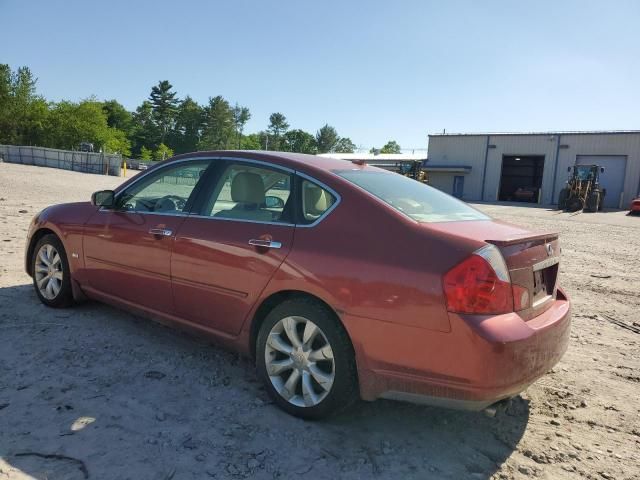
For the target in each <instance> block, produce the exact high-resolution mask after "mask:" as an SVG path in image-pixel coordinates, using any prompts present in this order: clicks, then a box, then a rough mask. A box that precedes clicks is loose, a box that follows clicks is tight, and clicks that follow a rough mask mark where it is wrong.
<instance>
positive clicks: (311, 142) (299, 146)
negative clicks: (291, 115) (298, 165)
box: [282, 129, 317, 154]
mask: <svg viewBox="0 0 640 480" xmlns="http://www.w3.org/2000/svg"><path fill="white" fill-rule="evenodd" d="M282 143H283V148H282V149H283V150H284V151H287V152H298V153H309V154H315V153H316V151H317V147H316V138H315V137H314V136H313V135H311V134H310V133H309V132H305V131H304V130H300V129H296V130H289V131H288V132H286V133H285V134H284V135H283V142H282Z"/></svg>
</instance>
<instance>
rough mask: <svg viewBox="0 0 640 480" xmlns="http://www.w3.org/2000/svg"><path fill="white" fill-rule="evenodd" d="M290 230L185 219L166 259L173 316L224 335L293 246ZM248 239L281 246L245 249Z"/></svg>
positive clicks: (235, 328) (236, 326)
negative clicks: (272, 241) (170, 284)
mask: <svg viewBox="0 0 640 480" xmlns="http://www.w3.org/2000/svg"><path fill="white" fill-rule="evenodd" d="M294 230H295V229H294V227H292V226H284V225H265V224H260V223H243V222H233V221H224V220H213V219H211V218H187V219H186V220H185V222H184V224H183V225H182V227H181V228H180V231H179V232H178V235H177V237H176V240H175V246H174V248H173V255H172V258H171V275H172V279H173V299H174V304H175V308H176V314H177V315H178V316H180V317H183V318H187V319H191V320H193V321H196V322H200V323H202V324H204V325H205V326H206V327H208V328H211V329H213V330H216V331H221V332H223V333H226V334H230V335H238V333H239V332H240V329H241V328H242V324H243V321H244V319H245V318H246V317H247V314H248V313H249V311H250V310H251V308H252V307H253V305H255V304H256V302H257V301H258V299H259V298H260V295H261V294H262V291H263V290H264V288H265V287H266V286H267V283H268V282H269V280H271V277H272V276H273V274H274V273H275V272H276V270H277V269H278V268H279V267H280V265H281V264H282V262H283V260H284V259H285V257H286V256H287V254H288V253H289V250H290V249H291V246H292V244H293V233H294ZM249 239H270V240H274V241H278V242H280V243H282V247H281V248H279V249H263V248H257V247H254V246H251V245H249V244H248V243H247V241H248V240H249Z"/></svg>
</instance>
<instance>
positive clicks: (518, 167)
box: [426, 131, 640, 208]
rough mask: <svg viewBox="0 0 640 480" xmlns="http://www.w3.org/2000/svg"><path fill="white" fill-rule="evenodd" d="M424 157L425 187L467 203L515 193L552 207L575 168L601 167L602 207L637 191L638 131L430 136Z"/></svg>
mask: <svg viewBox="0 0 640 480" xmlns="http://www.w3.org/2000/svg"><path fill="white" fill-rule="evenodd" d="M428 158H429V160H428V162H427V163H426V165H427V166H428V167H429V183H430V184H431V185H433V186H434V187H437V188H439V189H441V190H443V191H445V192H447V193H451V194H454V195H456V196H458V197H461V198H462V199H464V200H467V201H473V200H483V201H488V202H493V201H508V200H514V199H515V198H514V193H515V192H516V190H518V188H520V189H529V190H533V191H534V192H535V194H534V195H532V197H533V198H532V201H535V202H537V203H542V204H555V203H557V202H558V194H559V192H560V190H561V189H562V187H563V186H564V183H565V181H566V179H567V175H568V174H567V169H568V168H569V167H570V166H572V165H574V164H597V165H600V166H602V167H604V169H605V171H604V173H602V174H601V176H600V183H601V184H602V186H603V187H604V188H606V189H607V195H606V197H605V207H608V208H626V206H627V205H628V204H629V202H630V201H631V199H632V198H634V197H635V196H636V195H637V194H638V191H639V190H640V131H610V132H553V133H489V134H440V135H429V150H428ZM452 168H455V169H456V171H452Z"/></svg>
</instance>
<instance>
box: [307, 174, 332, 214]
mask: <svg viewBox="0 0 640 480" xmlns="http://www.w3.org/2000/svg"><path fill="white" fill-rule="evenodd" d="M335 202H336V197H335V196H334V195H333V194H331V192H329V191H327V190H326V189H324V188H322V187H321V186H319V185H316V184H315V183H313V182H310V181H308V180H302V223H303V224H310V223H313V222H315V221H316V220H318V218H320V217H321V216H322V215H323V214H324V213H325V212H326V211H327V210H329V209H330V208H331V206H332V205H333V204H334V203H335Z"/></svg>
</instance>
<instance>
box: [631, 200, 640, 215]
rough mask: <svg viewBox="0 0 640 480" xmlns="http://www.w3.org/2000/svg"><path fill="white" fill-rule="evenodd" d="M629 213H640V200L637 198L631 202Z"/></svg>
mask: <svg viewBox="0 0 640 480" xmlns="http://www.w3.org/2000/svg"><path fill="white" fill-rule="evenodd" d="M629 211H631V212H633V213H640V198H635V199H633V200H632V201H631V205H630V206H629Z"/></svg>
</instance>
